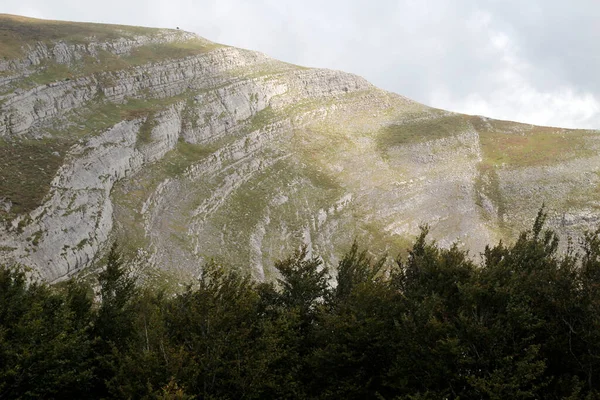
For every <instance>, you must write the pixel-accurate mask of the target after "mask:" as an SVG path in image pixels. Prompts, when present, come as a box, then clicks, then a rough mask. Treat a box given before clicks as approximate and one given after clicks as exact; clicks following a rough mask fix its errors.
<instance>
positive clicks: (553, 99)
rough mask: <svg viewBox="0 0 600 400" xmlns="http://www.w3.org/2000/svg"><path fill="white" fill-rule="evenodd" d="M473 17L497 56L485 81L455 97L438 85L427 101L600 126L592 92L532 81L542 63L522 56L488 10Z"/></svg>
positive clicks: (537, 120) (501, 115) (599, 104)
mask: <svg viewBox="0 0 600 400" xmlns="http://www.w3.org/2000/svg"><path fill="white" fill-rule="evenodd" d="M478 18H481V19H482V21H484V23H479V24H472V25H471V27H472V28H474V29H475V31H476V33H477V34H479V35H481V36H482V37H484V38H487V46H486V48H485V49H484V51H490V49H491V51H492V52H494V53H495V57H494V59H496V60H497V65H496V66H495V67H494V68H492V69H491V70H489V71H487V72H486V73H485V77H486V79H485V80H486V83H487V85H481V87H478V88H475V90H474V91H472V92H470V93H467V94H466V95H462V96H460V97H459V96H457V95H456V94H453V93H450V91H449V90H448V89H447V88H445V87H443V86H442V87H440V88H438V89H434V90H433V91H432V93H431V94H430V104H431V105H433V106H435V107H439V108H446V109H451V110H453V111H458V112H463V113H467V114H476V115H485V116H487V117H492V118H498V119H509V120H514V121H520V122H526V123H531V124H536V125H550V126H562V127H573V128H591V129H597V128H600V101H599V100H598V98H597V97H596V96H595V95H594V94H592V93H590V92H585V91H579V90H575V89H573V88H572V87H569V86H568V85H563V86H561V87H556V88H551V89H550V90H548V89H544V88H538V87H536V86H535V85H534V84H533V83H532V81H533V80H532V79H531V76H532V75H534V74H536V73H540V72H542V71H539V70H540V69H541V68H543V65H537V66H536V65H532V64H530V63H529V62H527V61H526V60H525V59H524V58H523V57H521V56H520V54H519V51H520V49H519V47H518V45H517V43H516V42H515V40H513V39H512V38H511V37H510V36H509V35H508V34H507V33H506V32H502V31H498V30H495V29H494V28H493V27H492V26H493V20H492V18H491V16H490V15H489V14H481V13H480V14H479V16H478ZM484 43H485V42H484Z"/></svg>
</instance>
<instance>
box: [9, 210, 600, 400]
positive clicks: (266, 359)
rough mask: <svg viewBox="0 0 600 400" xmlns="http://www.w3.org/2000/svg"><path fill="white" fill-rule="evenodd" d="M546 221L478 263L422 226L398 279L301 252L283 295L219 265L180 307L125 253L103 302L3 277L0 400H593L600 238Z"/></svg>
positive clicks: (381, 269)
mask: <svg viewBox="0 0 600 400" xmlns="http://www.w3.org/2000/svg"><path fill="white" fill-rule="evenodd" d="M545 218H546V215H545V214H544V212H543V211H540V213H539V214H538V217H537V219H536V221H535V223H534V225H533V228H532V229H531V230H529V231H526V232H523V233H521V235H520V236H519V238H518V240H516V242H515V243H514V244H512V245H505V244H502V243H499V244H497V245H495V246H488V247H487V248H486V249H485V251H484V253H483V254H482V257H481V262H475V261H474V260H473V257H471V256H470V255H469V254H468V253H467V252H466V251H464V250H461V249H459V248H458V247H457V246H453V247H451V248H449V249H445V248H440V247H439V246H437V245H436V244H435V243H434V242H431V241H429V240H427V228H426V227H425V228H423V229H422V232H421V235H420V236H419V237H418V238H417V239H416V240H415V241H414V244H413V246H412V248H411V249H410V250H409V252H408V256H407V257H405V258H404V259H402V258H398V259H397V260H395V262H394V263H387V262H386V261H385V258H382V259H380V260H376V259H373V258H371V257H369V256H368V254H369V253H368V251H366V250H362V251H361V250H360V249H359V246H358V245H356V244H355V245H354V246H352V248H351V249H350V251H349V252H348V253H347V254H346V255H345V256H344V257H343V259H342V260H341V261H340V262H339V265H338V266H337V268H336V270H335V273H334V271H330V270H329V269H328V268H327V267H326V266H324V265H323V263H322V262H321V260H320V259H319V258H318V257H316V256H309V255H308V254H307V251H306V249H304V250H301V251H298V252H296V253H295V254H293V255H292V256H290V257H289V258H287V259H285V260H282V261H280V262H278V263H277V264H276V268H277V270H278V271H279V279H277V281H276V282H266V283H261V282H256V281H253V280H252V279H251V278H250V277H249V276H248V275H247V274H244V273H243V272H240V271H241V270H242V269H236V268H224V267H222V266H219V265H216V264H209V265H207V266H205V268H204V269H203V273H202V276H201V277H200V278H199V279H198V280H197V282H193V283H191V284H190V285H189V286H188V287H187V288H186V289H185V290H184V291H182V292H181V293H179V294H170V293H166V292H165V291H161V290H158V289H155V288H154V289H153V288H147V287H143V286H141V285H138V284H136V280H135V278H134V277H132V276H131V275H130V274H129V273H128V269H127V265H126V263H124V262H123V260H122V258H121V257H120V255H119V253H118V251H117V249H116V248H114V247H113V249H112V250H111V252H110V254H109V256H108V258H107V261H106V268H104V269H103V271H102V272H101V273H100V274H99V276H98V286H99V296H94V293H93V291H92V289H91V288H90V287H89V285H87V284H84V283H82V282H80V281H78V280H76V279H72V280H70V281H68V282H65V283H63V284H60V285H55V286H49V285H47V284H44V283H39V282H29V281H28V280H27V278H26V274H25V272H24V271H23V269H21V268H18V267H14V266H11V267H9V266H3V267H0V399H13V398H81V399H84V398H133V399H137V398H148V399H267V398H278V399H279V398H284V399H286V398H289V399H339V398H345V399H367V398H372V399H413V400H417V399H459V398H460V399H582V398H583V399H595V398H599V397H600V375H599V374H600V230H598V231H596V232H591V233H587V234H586V235H585V236H584V237H583V238H582V240H581V243H579V245H578V247H577V250H576V249H575V246H573V245H572V244H571V243H569V244H568V245H567V246H566V250H565V251H559V250H558V248H559V239H558V237H557V235H556V234H555V233H554V232H553V231H551V230H546V229H544V220H545ZM332 275H333V276H334V277H335V283H332V281H333V280H332V279H331V277H332Z"/></svg>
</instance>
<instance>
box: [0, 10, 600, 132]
mask: <svg viewBox="0 0 600 400" xmlns="http://www.w3.org/2000/svg"><path fill="white" fill-rule="evenodd" d="M0 13H9V14H19V15H26V16H30V17H37V18H47V19H60V20H72V21H89V22H104V23H118V24H126V25H143V26H155V27H166V28H175V27H180V28H181V29H184V30H187V31H192V32H195V33H198V34H199V35H201V36H203V37H205V38H207V39H209V40H212V41H215V42H219V43H224V44H228V45H231V46H236V47H243V48H247V49H252V50H258V51H261V52H263V53H266V54H268V55H270V56H272V57H274V58H277V59H280V60H283V61H287V62H290V63H294V64H299V65H304V66H309V67H319V68H331V69H338V70H343V71H346V72H351V73H355V74H358V75H361V76H363V77H365V78H366V79H368V80H369V81H370V82H372V83H373V84H375V85H377V86H378V87H380V88H382V89H385V90H389V91H392V92H395V93H399V94H402V95H404V96H407V97H409V98H412V99H414V100H417V101H419V102H421V103H424V104H427V105H430V106H433V107H439V108H444V109H448V110H452V111H457V112H463V113H467V114H477V115H485V116H488V117H492V118H499V119H508V120H514V121H520V122H526V123H532V124H538V125H550V126H561V127H569V128H592V129H600V74H599V73H598V71H600V51H598V50H599V48H598V45H597V44H598V43H600V22H599V21H600V1H598V0H571V1H566V0H562V1H557V0H454V1H450V0H396V1H392V0H376V1H375V0H369V1H365V0H345V1H338V0H329V1H326V0H320V1H316V0H303V1H288V0H254V1H242V0H102V1H97V0H94V1H90V0H3V1H2V5H0Z"/></svg>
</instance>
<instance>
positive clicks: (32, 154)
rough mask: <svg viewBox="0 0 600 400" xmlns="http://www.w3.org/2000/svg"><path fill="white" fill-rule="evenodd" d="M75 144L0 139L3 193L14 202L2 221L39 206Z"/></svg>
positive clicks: (1, 214) (1, 212)
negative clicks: (70, 148)
mask: <svg viewBox="0 0 600 400" xmlns="http://www.w3.org/2000/svg"><path fill="white" fill-rule="evenodd" d="M72 144H73V142H72V141H69V140H64V139H44V140H14V141H7V140H0V176H2V179H0V193H1V194H2V195H1V196H2V197H4V198H5V199H6V200H8V201H10V202H11V203H12V208H11V210H10V211H9V212H6V211H4V210H1V209H0V219H2V220H8V219H12V218H13V217H15V216H16V215H19V214H24V213H27V212H30V211H32V210H34V209H35V208H36V207H37V206H39V205H40V204H41V202H42V200H43V198H44V196H45V195H46V194H47V193H48V191H49V190H50V182H51V181H52V179H53V178H54V176H55V175H56V172H57V171H58V169H59V168H60V166H61V165H62V163H63V159H64V156H65V154H66V152H67V150H68V149H69V147H70V146H71V145H72Z"/></svg>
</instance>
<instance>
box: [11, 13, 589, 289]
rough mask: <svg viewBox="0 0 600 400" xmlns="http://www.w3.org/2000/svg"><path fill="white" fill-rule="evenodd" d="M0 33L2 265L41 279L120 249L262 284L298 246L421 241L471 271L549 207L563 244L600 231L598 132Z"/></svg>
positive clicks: (114, 40)
mask: <svg viewBox="0 0 600 400" xmlns="http://www.w3.org/2000/svg"><path fill="white" fill-rule="evenodd" d="M0 21H2V24H0V26H2V28H0V37H1V38H3V43H5V45H4V46H3V47H0V141H1V143H0V176H3V177H4V178H5V179H4V183H3V184H2V183H0V189H1V190H0V200H2V201H1V204H0V206H2V207H0V210H3V211H0V217H2V220H3V221H4V222H3V226H2V227H1V228H0V250H1V251H0V260H2V261H4V262H10V261H18V262H21V263H24V264H27V265H30V266H32V267H33V268H34V270H35V271H37V273H38V274H39V276H40V277H41V278H42V279H45V280H48V281H56V280H60V279H63V278H65V277H68V276H70V275H72V274H76V273H78V272H80V271H81V270H82V269H85V268H88V267H93V265H94V263H95V261H97V260H98V258H99V257H100V256H101V255H102V254H103V251H104V249H106V246H107V244H108V243H109V242H111V241H113V240H117V241H119V242H122V243H124V247H125V248H126V249H127V250H128V254H129V256H130V258H131V259H132V260H133V262H134V263H136V262H137V263H138V264H139V265H145V264H149V265H152V266H154V267H153V268H155V269H154V270H152V271H150V272H148V271H147V272H146V273H147V274H160V273H161V272H162V271H164V270H169V271H171V272H172V273H175V274H179V275H181V276H183V277H185V276H193V275H194V274H197V273H198V271H199V269H200V266H201V265H202V263H203V262H206V261H207V260H210V259H214V260H216V261H218V262H223V263H227V264H230V265H236V264H238V265H239V264H240V263H247V262H248V261H249V262H250V264H251V265H252V268H253V270H252V271H251V273H252V275H253V276H254V277H255V278H257V279H270V278H271V277H272V274H273V262H274V260H276V259H278V258H282V257H284V256H285V255H286V254H287V253H289V251H290V250H291V249H293V248H296V247H297V246H299V245H301V244H304V245H307V246H308V248H309V250H312V249H317V250H318V253H319V254H321V255H323V257H324V258H325V261H326V262H327V263H331V264H334V263H335V262H336V261H337V257H339V256H340V255H341V254H343V253H344V252H345V250H346V249H347V248H348V247H349V246H350V244H351V243H352V241H353V240H354V239H355V238H357V239H359V240H365V241H368V242H370V243H376V244H377V246H378V247H376V248H375V249H376V250H383V251H388V252H390V253H394V252H398V251H401V250H403V246H404V245H405V243H407V241H408V240H409V239H410V238H412V237H413V236H414V235H416V234H417V233H418V227H419V225H420V224H422V223H428V224H430V225H431V227H432V229H431V233H432V236H433V237H434V238H436V239H437V240H438V241H439V242H440V244H442V245H444V246H448V245H451V244H452V243H454V242H458V243H460V244H461V245H463V246H466V247H467V248H470V249H472V250H473V251H474V252H477V251H480V250H482V246H483V245H485V244H487V243H490V242H494V241H497V240H500V239H505V240H510V239H512V238H514V235H515V234H516V233H517V232H519V231H520V230H522V229H524V228H527V227H529V225H530V220H532V219H533V218H534V217H535V212H536V211H537V209H538V208H539V207H540V206H541V204H542V203H543V202H545V203H546V204H547V206H548V207H549V209H550V210H551V213H550V218H549V223H550V226H552V227H554V228H556V229H557V230H558V231H559V232H560V233H561V234H562V235H565V236H569V235H570V236H577V235H578V234H580V233H581V232H583V231H584V230H585V229H591V228H592V227H594V226H595V225H596V224H597V222H598V218H597V214H596V211H597V208H598V204H599V203H598V200H600V198H599V197H600V196H599V194H600V190H599V188H600V174H598V170H599V169H600V157H599V156H598V151H597V150H598V149H599V147H600V142H599V140H600V132H598V131H590V130H573V129H561V128H550V127H536V126H533V125H527V124H520V123H513V122H510V121H497V120H492V119H488V118H485V117H479V116H467V115H462V114H457V113H452V112H448V111H444V110H438V109H434V108H430V107H427V106H425V105H422V104H419V103H417V102H414V101H412V100H410V99H407V98H406V97H403V96H400V95H397V94H393V93H389V92H386V91H383V90H381V89H378V88H376V87H374V86H373V85H371V84H370V83H368V82H367V81H366V80H364V79H363V78H360V77H358V76H356V75H353V74H347V73H344V72H340V71H331V70H324V69H309V68H304V67H299V66H295V65H291V64H287V63H283V62H280V61H277V60H274V59H271V58H269V57H267V56H265V55H264V54H261V53H257V52H253V51H249V50H242V49H236V48H233V47H228V46H224V45H220V44H215V43H213V42H210V41H208V40H206V39H203V38H200V37H199V36H197V35H194V34H190V33H188V32H184V31H181V30H165V29H157V28H139V27H126V26H111V25H104V24H86V23H66V22H65V23H63V22H57V21H44V20H30V19H26V20H25V21H24V20H22V19H21V17H13V16H7V15H0ZM6 21H12V22H11V23H7V22H6ZM36 24H38V25H39V26H36V27H34V28H32V27H30V26H29V27H28V25H36ZM49 29H50V30H51V31H52V32H54V36H53V35H45V36H44V39H43V40H39V38H40V36H39V35H42V34H43V33H44V32H46V31H48V30H49ZM32 31H33V32H34V34H32V33H31V32H32ZM19 32H25V34H22V36H19ZM36 35H37V36H36ZM7 37H10V38H12V39H11V40H5V38H7ZM6 44H8V45H6Z"/></svg>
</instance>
